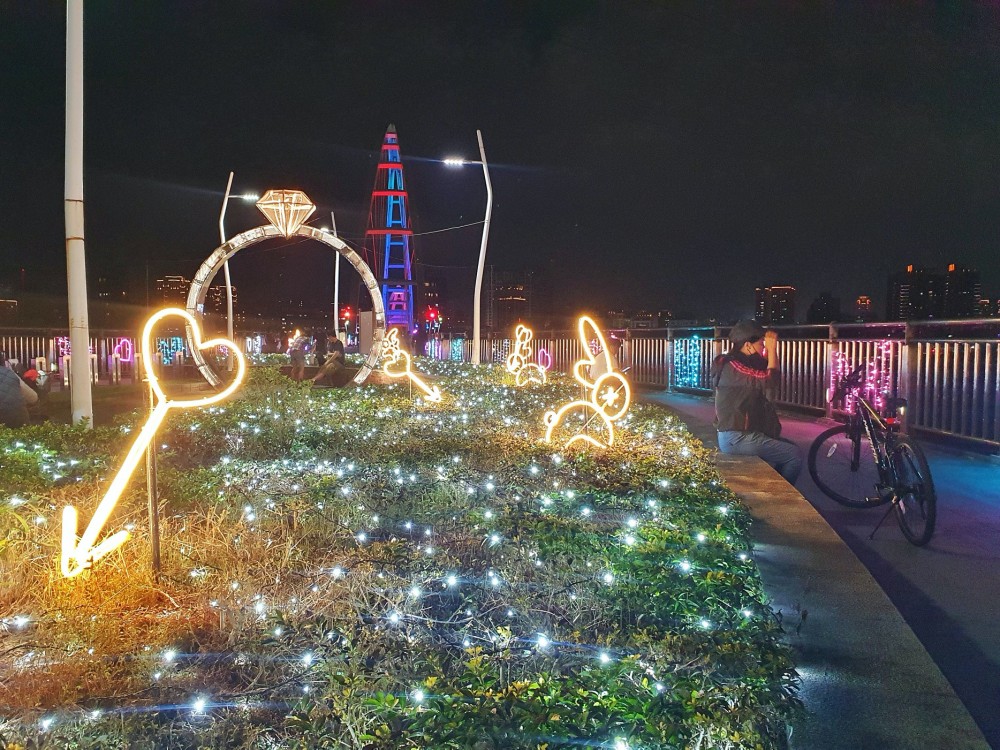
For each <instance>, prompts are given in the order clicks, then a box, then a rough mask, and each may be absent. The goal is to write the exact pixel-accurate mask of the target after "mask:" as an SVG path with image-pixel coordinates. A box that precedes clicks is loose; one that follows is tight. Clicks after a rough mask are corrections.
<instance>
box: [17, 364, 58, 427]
mask: <svg viewBox="0 0 1000 750" xmlns="http://www.w3.org/2000/svg"><path fill="white" fill-rule="evenodd" d="M21 380H23V381H24V382H25V383H27V384H28V387H29V388H31V390H33V391H34V392H35V394H37V396H38V401H36V402H35V403H34V404H29V405H28V416H29V417H30V418H31V421H32V422H43V421H45V420H46V419H48V418H49V389H50V387H51V383H50V382H49V379H48V377H47V376H46V375H45V373H44V372H39V371H38V370H36V369H35V368H33V367H32V368H31V369H29V370H25V372H24V373H23V374H22V375H21Z"/></svg>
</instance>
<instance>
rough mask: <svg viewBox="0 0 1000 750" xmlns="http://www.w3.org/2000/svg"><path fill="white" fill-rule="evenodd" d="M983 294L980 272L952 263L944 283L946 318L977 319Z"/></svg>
mask: <svg viewBox="0 0 1000 750" xmlns="http://www.w3.org/2000/svg"><path fill="white" fill-rule="evenodd" d="M982 293H983V289H982V285H980V283H979V271H977V270H976V269H974V268H962V267H960V266H957V265H955V264H954V263H951V264H950V265H949V266H948V273H947V275H946V276H945V282H944V316H945V317H946V318H949V319H950V318H974V317H976V316H977V315H979V299H980V298H981V297H982Z"/></svg>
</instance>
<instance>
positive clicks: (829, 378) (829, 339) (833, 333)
mask: <svg viewBox="0 0 1000 750" xmlns="http://www.w3.org/2000/svg"><path fill="white" fill-rule="evenodd" d="M836 341H837V326H836V325H835V324H833V323H831V324H830V329H829V331H828V332H827V335H826V365H825V367H824V370H823V377H824V380H826V387H827V389H829V388H830V386H831V385H832V384H833V347H834V343H835V342H836ZM824 400H825V401H826V404H825V407H824V408H825V414H826V418H827V419H833V401H832V400H831V399H830V391H829V390H827V392H826V397H825V399H824Z"/></svg>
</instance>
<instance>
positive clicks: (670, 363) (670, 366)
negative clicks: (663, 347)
mask: <svg viewBox="0 0 1000 750" xmlns="http://www.w3.org/2000/svg"><path fill="white" fill-rule="evenodd" d="M665 388H666V390H667V391H669V392H670V393H673V392H674V329H673V328H667V382H666V386H665Z"/></svg>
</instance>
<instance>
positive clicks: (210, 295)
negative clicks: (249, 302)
mask: <svg viewBox="0 0 1000 750" xmlns="http://www.w3.org/2000/svg"><path fill="white" fill-rule="evenodd" d="M237 299H238V293H237V291H236V287H235V286H234V287H233V310H236V300H237ZM184 301H185V304H186V303H187V294H186V293H185V297H184ZM205 312H207V313H218V314H220V315H225V314H226V313H227V312H228V303H227V302H226V285H225V284H216V285H215V286H210V287H209V288H208V292H207V293H206V294H205Z"/></svg>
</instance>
